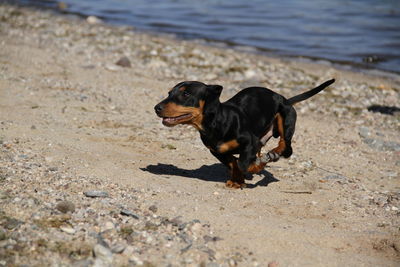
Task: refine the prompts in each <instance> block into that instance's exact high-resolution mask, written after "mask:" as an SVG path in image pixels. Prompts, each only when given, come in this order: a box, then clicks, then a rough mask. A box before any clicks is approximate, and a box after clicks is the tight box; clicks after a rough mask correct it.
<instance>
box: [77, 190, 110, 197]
mask: <svg viewBox="0 0 400 267" xmlns="http://www.w3.org/2000/svg"><path fill="white" fill-rule="evenodd" d="M83 194H84V195H85V196H87V197H108V193H107V192H105V191H98V190H91V191H86V192H84V193H83Z"/></svg>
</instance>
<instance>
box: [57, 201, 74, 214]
mask: <svg viewBox="0 0 400 267" xmlns="http://www.w3.org/2000/svg"><path fill="white" fill-rule="evenodd" d="M56 209H57V210H59V211H61V212H62V213H68V212H71V213H72V212H74V211H75V204H74V203H72V202H71V201H61V202H59V203H58V204H57V206H56Z"/></svg>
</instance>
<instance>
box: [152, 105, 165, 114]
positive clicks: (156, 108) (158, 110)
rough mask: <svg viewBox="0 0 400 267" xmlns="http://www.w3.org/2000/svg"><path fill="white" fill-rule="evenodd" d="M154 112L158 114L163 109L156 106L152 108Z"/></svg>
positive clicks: (160, 106)
mask: <svg viewBox="0 0 400 267" xmlns="http://www.w3.org/2000/svg"><path fill="white" fill-rule="evenodd" d="M154 110H155V111H156V113H157V114H159V113H160V112H161V111H162V110H163V107H162V105H161V104H158V105H156V106H155V107H154Z"/></svg>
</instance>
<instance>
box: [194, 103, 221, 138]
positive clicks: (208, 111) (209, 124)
mask: <svg viewBox="0 0 400 267" xmlns="http://www.w3.org/2000/svg"><path fill="white" fill-rule="evenodd" d="M220 110H221V102H220V101H219V99H216V100H214V101H212V102H211V103H210V102H206V103H205V104H204V108H203V120H202V129H201V130H199V131H200V133H212V132H214V130H215V128H216V127H217V125H216V123H217V122H216V117H217V114H218V113H219V112H220Z"/></svg>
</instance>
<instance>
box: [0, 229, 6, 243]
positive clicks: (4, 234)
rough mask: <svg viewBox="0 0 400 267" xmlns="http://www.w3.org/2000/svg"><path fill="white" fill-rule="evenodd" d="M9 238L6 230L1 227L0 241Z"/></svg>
mask: <svg viewBox="0 0 400 267" xmlns="http://www.w3.org/2000/svg"><path fill="white" fill-rule="evenodd" d="M6 238H7V235H6V232H5V231H4V230H3V229H0V241H1V240H5V239H6Z"/></svg>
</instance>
